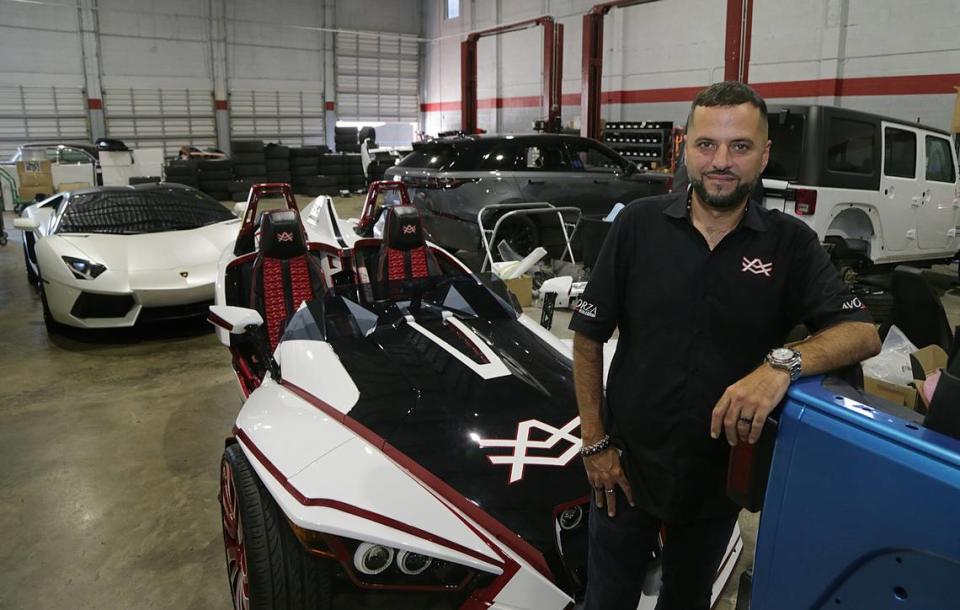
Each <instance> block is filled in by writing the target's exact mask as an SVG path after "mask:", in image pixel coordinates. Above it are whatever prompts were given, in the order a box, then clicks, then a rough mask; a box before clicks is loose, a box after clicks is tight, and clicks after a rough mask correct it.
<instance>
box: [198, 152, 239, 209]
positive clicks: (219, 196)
mask: <svg viewBox="0 0 960 610" xmlns="http://www.w3.org/2000/svg"><path fill="white" fill-rule="evenodd" d="M233 165H234V163H233V160H232V159H202V160H200V161H197V178H198V183H199V187H200V190H201V191H203V192H204V193H206V194H207V195H210V196H211V197H213V198H214V199H216V200H218V201H229V200H230V199H231V198H232V195H231V194H230V184H231V183H232V182H233Z"/></svg>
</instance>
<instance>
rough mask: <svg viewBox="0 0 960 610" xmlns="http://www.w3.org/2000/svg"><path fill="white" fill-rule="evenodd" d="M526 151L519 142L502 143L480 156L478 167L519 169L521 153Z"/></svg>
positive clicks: (482, 168)
mask: <svg viewBox="0 0 960 610" xmlns="http://www.w3.org/2000/svg"><path fill="white" fill-rule="evenodd" d="M522 152H524V149H523V147H521V146H520V145H519V144H515V143H511V144H501V145H500V146H497V147H496V148H493V149H492V150H490V151H488V152H486V153H484V154H483V155H481V157H480V162H479V163H478V164H477V169H480V170H500V171H510V170H515V169H517V167H518V165H519V162H520V153H522Z"/></svg>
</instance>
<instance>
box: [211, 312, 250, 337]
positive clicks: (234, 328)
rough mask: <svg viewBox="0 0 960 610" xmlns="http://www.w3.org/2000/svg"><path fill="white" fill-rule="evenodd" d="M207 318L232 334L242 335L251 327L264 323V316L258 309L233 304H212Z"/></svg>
mask: <svg viewBox="0 0 960 610" xmlns="http://www.w3.org/2000/svg"><path fill="white" fill-rule="evenodd" d="M207 320H208V321H209V322H210V323H211V324H213V325H214V326H218V327H220V328H222V329H224V330H225V331H227V332H228V333H230V334H232V335H242V334H244V333H246V332H247V331H248V330H249V329H250V327H258V326H262V325H263V317H262V316H261V315H260V313H259V312H257V311H256V310H253V309H247V308H246V307H233V306H232V305H211V306H210V315H209V316H207Z"/></svg>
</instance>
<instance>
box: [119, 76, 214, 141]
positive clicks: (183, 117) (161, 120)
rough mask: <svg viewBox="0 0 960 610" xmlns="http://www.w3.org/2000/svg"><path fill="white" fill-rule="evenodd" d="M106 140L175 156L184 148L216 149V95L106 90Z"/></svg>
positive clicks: (207, 93)
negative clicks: (115, 139) (152, 149)
mask: <svg viewBox="0 0 960 610" xmlns="http://www.w3.org/2000/svg"><path fill="white" fill-rule="evenodd" d="M103 112H104V119H105V121H106V124H107V137H110V138H118V139H120V140H123V141H124V142H125V143H126V144H127V145H128V146H130V147H137V148H162V149H163V150H164V154H165V155H167V156H170V155H175V154H176V153H177V150H178V149H179V148H180V147H181V146H183V145H184V144H191V145H193V146H196V147H198V148H206V147H212V146H216V143H217V136H216V126H215V122H214V116H213V93H212V92H210V91H204V90H198V89H106V90H105V91H104V92H103Z"/></svg>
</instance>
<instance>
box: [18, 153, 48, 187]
mask: <svg viewBox="0 0 960 610" xmlns="http://www.w3.org/2000/svg"><path fill="white" fill-rule="evenodd" d="M17 177H18V178H20V186H21V187H24V186H48V185H49V187H50V191H51V192H52V191H53V173H52V171H51V169H50V162H49V161H47V160H46V159H44V160H43V161H39V160H38V161H17Z"/></svg>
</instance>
